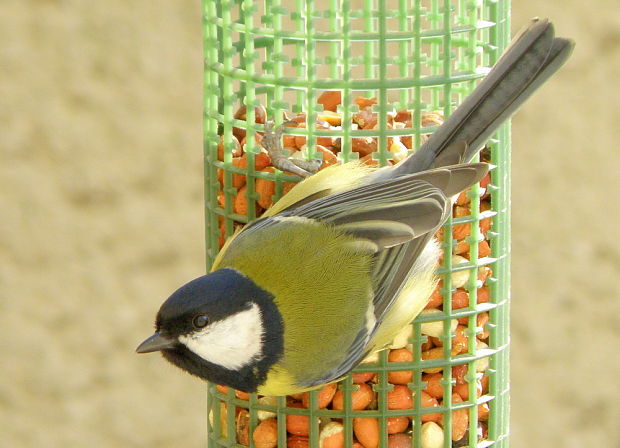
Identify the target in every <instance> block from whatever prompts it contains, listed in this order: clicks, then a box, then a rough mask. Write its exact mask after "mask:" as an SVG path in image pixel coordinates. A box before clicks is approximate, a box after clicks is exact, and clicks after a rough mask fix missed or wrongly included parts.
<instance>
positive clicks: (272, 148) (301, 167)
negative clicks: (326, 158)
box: [262, 120, 321, 177]
mask: <svg viewBox="0 0 620 448" xmlns="http://www.w3.org/2000/svg"><path fill="white" fill-rule="evenodd" d="M291 123H295V124H297V122H295V121H291V120H289V121H285V122H284V123H282V124H281V125H279V126H277V127H276V128H275V129H274V122H273V121H271V120H269V121H267V122H266V123H265V135H264V136H263V140H262V144H263V147H264V148H265V150H266V151H267V153H268V154H269V157H270V158H271V165H272V166H274V167H275V168H277V169H279V170H281V171H288V172H290V173H293V174H297V175H298V176H300V177H309V176H312V175H313V174H314V173H316V172H317V171H318V170H319V168H320V167H321V161H320V160H304V159H293V158H291V157H290V155H289V154H286V153H285V151H284V150H283V149H282V134H283V133H284V128H285V127H286V125H287V124H291Z"/></svg>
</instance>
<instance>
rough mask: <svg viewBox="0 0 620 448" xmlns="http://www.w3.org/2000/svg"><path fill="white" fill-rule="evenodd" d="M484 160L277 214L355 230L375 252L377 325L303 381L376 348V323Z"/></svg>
mask: <svg viewBox="0 0 620 448" xmlns="http://www.w3.org/2000/svg"><path fill="white" fill-rule="evenodd" d="M487 170H488V166H487V165H486V164H482V163H477V164H466V165H458V166H453V167H445V168H442V169H436V170H431V171H427V172H422V173H416V174H413V175H409V176H403V177H400V178H398V179H392V180H389V181H385V182H378V183H374V184H371V185H364V186H361V187H357V188H354V189H351V190H349V191H345V192H342V193H339V194H335V195H331V196H328V197H324V198H321V199H318V200H315V201H312V202H310V203H307V204H304V205H302V206H299V207H297V208H294V209H289V210H286V211H284V212H283V213H281V214H279V215H278V216H281V217H286V218H292V217H302V218H308V219H313V220H319V221H322V222H324V223H328V224H331V225H334V226H335V227H336V228H337V229H338V230H340V231H342V232H344V233H348V234H350V235H353V236H354V237H355V244H357V245H358V247H359V249H360V250H362V251H370V252H372V253H374V263H373V272H372V283H373V285H374V299H373V306H374V310H373V314H374V325H371V326H369V327H367V328H362V329H360V331H359V333H358V335H357V337H356V338H355V340H354V341H353V343H352V344H351V346H350V347H349V348H348V349H347V356H346V357H345V359H344V360H343V361H342V362H341V363H340V364H339V365H338V366H337V367H335V368H332V369H330V370H329V371H327V372H325V374H324V375H322V376H321V377H319V378H313V379H312V380H309V381H306V382H304V383H302V384H301V385H302V386H314V385H318V384H323V383H325V382H328V381H332V380H334V379H337V378H340V377H341V376H343V375H345V374H346V373H347V372H349V371H350V370H351V369H352V368H353V367H354V366H355V365H357V364H358V363H359V362H360V361H361V360H362V359H363V358H364V357H365V356H366V355H367V354H368V353H369V351H370V350H371V349H372V348H373V347H369V346H368V342H369V341H370V339H371V338H372V336H373V334H374V332H375V330H376V328H377V327H378V326H379V325H380V323H381V321H382V319H383V317H384V316H385V314H386V313H387V311H389V309H390V307H391V306H392V304H393V303H394V301H395V299H396V297H397V295H398V293H399V292H400V290H401V288H402V286H403V285H404V284H405V282H406V281H407V279H408V278H409V276H410V275H411V274H412V272H414V271H415V269H416V261H417V260H418V257H419V256H420V254H421V253H422V251H423V250H424V248H425V247H426V245H427V243H428V241H429V240H430V239H431V238H432V236H433V234H434V233H435V231H436V230H437V229H438V228H439V227H440V226H441V224H443V222H444V221H445V220H446V219H447V216H448V214H449V213H450V208H451V202H450V197H451V196H453V195H455V194H457V193H459V192H460V191H462V190H463V189H465V188H467V187H468V186H470V185H471V184H473V183H475V182H477V181H479V180H480V179H481V178H482V177H483V176H484V175H485V174H486V172H487Z"/></svg>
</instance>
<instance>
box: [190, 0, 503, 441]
mask: <svg viewBox="0 0 620 448" xmlns="http://www.w3.org/2000/svg"><path fill="white" fill-rule="evenodd" d="M202 7H203V18H204V36H203V37H204V51H205V72H204V85H205V91H204V95H205V97H204V109H205V115H204V130H205V131H204V132H205V134H204V138H205V140H204V142H205V144H204V151H205V191H206V204H205V205H206V249H207V264H208V265H209V266H210V265H211V264H212V262H213V260H214V258H215V256H216V255H217V252H218V250H219V248H220V247H221V244H222V242H223V240H224V238H225V237H227V236H230V235H232V233H233V232H234V230H235V229H236V228H237V227H239V226H241V225H243V224H244V223H247V222H250V221H252V220H254V219H256V218H257V217H258V216H260V214H261V213H262V212H263V210H264V209H265V208H266V207H268V205H269V204H271V203H272V202H274V201H276V200H277V199H278V198H279V197H280V196H281V195H282V194H283V193H285V192H286V190H287V188H288V187H289V186H290V185H291V183H292V182H297V181H299V180H300V178H299V177H297V176H295V175H291V174H287V173H282V172H280V171H278V170H277V169H273V168H269V167H268V166H265V163H264V154H263V152H264V151H263V150H262V149H261V145H260V136H261V135H262V133H263V132H264V123H265V118H267V119H268V120H273V121H275V124H276V125H278V124H281V123H283V122H284V121H286V120H287V119H290V118H293V119H296V120H297V121H298V122H300V123H301V122H303V123H305V126H303V125H299V126H297V127H287V128H286V130H285V135H284V138H285V139H286V141H287V142H289V143H288V145H285V146H289V147H290V148H291V151H295V152H296V153H297V155H298V156H299V157H305V158H306V159H310V160H323V161H324V162H327V159H326V157H328V156H329V157H332V156H330V154H333V155H334V156H335V158H337V160H338V161H339V162H340V163H346V162H348V161H350V160H353V159H358V158H361V157H365V160H367V162H368V163H375V164H378V165H381V166H383V165H386V164H389V163H394V162H397V161H398V159H399V158H402V154H399V153H398V151H395V148H396V149H398V148H401V149H402V148H403V146H404V147H405V148H406V150H410V151H415V149H416V148H418V147H419V146H420V145H421V144H422V143H423V142H424V139H425V138H426V136H427V135H428V134H430V133H432V132H433V130H434V129H435V128H436V126H437V125H438V124H440V120H441V117H442V115H443V116H448V115H449V114H450V112H451V111H452V110H454V108H455V107H456V106H457V105H458V104H459V103H460V102H461V101H462V100H463V99H464V98H465V97H466V96H467V94H468V93H469V92H471V91H472V90H473V88H474V86H475V85H476V82H477V80H479V79H480V78H482V77H483V76H484V73H485V72H486V70H487V69H488V68H489V67H491V66H492V65H493V64H494V63H495V61H496V60H497V59H498V58H499V56H500V54H501V52H502V51H503V49H504V48H505V47H506V45H507V43H508V42H509V31H510V26H509V1H508V0H477V1H473V0H453V1H448V0H442V1H440V0H390V1H387V0H263V1H259V0H204V1H203V6H202ZM326 91H328V92H332V94H333V95H336V96H338V95H339V104H337V105H335V106H334V107H333V108H331V109H332V110H331V111H325V110H324V109H325V108H326V107H325V101H324V95H325V92H326ZM334 92H335V93H334ZM337 94H338V95H337ZM373 98H374V99H373ZM364 99H365V100H364ZM370 99H373V100H370ZM243 106H245V111H244V110H240V109H241V108H242V107H243ZM369 117H371V118H372V117H375V118H376V120H375V121H376V122H373V123H371V125H368V123H367V122H364V120H363V118H366V119H367V118H369ZM399 120H401V121H399ZM326 122H327V125H326ZM397 123H402V124H397ZM360 143H366V144H368V145H370V149H368V148H362V149H360ZM319 145H320V146H319ZM395 145H396V146H395ZM362 146H363V145H362ZM509 148H510V146H509V126H508V125H504V126H502V127H501V128H500V131H499V132H498V133H497V134H496V135H495V138H494V139H492V140H491V141H490V142H489V143H488V144H487V149H485V150H484V151H483V152H482V153H481V154H482V155H481V157H483V158H484V159H485V160H487V161H489V162H490V163H492V164H493V165H494V169H493V170H492V171H491V177H490V183H488V184H486V183H485V184H484V185H482V186H475V187H472V188H471V189H470V190H468V191H467V193H466V194H464V195H461V197H460V198H459V202H458V203H457V205H456V206H455V210H454V214H453V216H454V217H453V218H451V219H450V220H449V221H448V222H447V223H446V225H445V226H444V228H443V229H442V231H441V232H440V235H439V237H440V240H441V241H442V247H443V251H444V256H443V258H442V260H443V261H442V266H440V267H439V268H438V273H439V274H440V277H441V279H442V282H441V284H440V287H439V288H438V290H437V291H436V292H435V294H434V296H433V298H432V302H431V304H430V305H429V309H427V310H425V312H424V313H423V314H422V315H420V316H419V317H418V318H417V319H416V320H415V321H414V322H413V323H412V324H411V328H410V329H409V330H410V331H409V332H405V333H403V334H404V336H403V337H404V338H405V339H404V342H402V341H401V344H400V345H397V347H400V348H399V349H398V350H400V351H397V349H394V350H384V351H382V352H380V353H379V354H378V356H376V357H375V358H374V359H371V360H369V361H370V362H366V363H363V364H360V365H359V366H358V367H357V368H356V369H354V371H353V372H354V374H353V375H349V376H348V377H347V378H345V379H344V380H343V381H341V382H339V383H338V384H337V389H338V391H339V392H338V394H339V396H340V404H339V405H338V406H336V404H335V401H333V400H330V401H331V402H330V404H328V405H327V406H323V404H324V403H322V402H321V403H320V401H321V400H322V395H321V393H320V392H319V391H313V392H310V393H308V394H307V395H306V396H305V397H304V402H303V404H300V401H301V398H302V397H300V396H294V397H277V398H276V397H267V398H265V397H261V396H257V395H250V396H249V398H248V397H247V396H246V395H244V394H240V393H236V391H234V390H232V389H230V388H228V389H226V388H222V387H216V385H213V384H209V386H208V415H209V418H208V422H207V425H208V446H209V447H212V448H215V447H219V446H222V447H242V446H249V447H252V448H253V447H258V448H265V447H275V446H278V447H287V446H289V447H293V448H297V447H304V446H307V447H310V448H319V447H324V448H333V447H340V446H342V447H364V448H375V447H388V446H389V447H395V448H398V447H401V446H413V447H422V448H439V447H452V446H467V447H474V446H475V447H486V446H496V447H507V446H508V410H509V408H508V374H509V371H508V341H509V336H508V334H509V333H508V330H509V320H508V295H509V294H508V292H509V258H508V256H509V241H510V239H509V180H510V177H509V174H510V172H509V166H510V165H509ZM335 269H337V267H335ZM317 342H318V341H317ZM459 344H460V345H459ZM405 352H406V353H410V354H411V358H412V360H405V361H400V362H390V358H392V357H394V358H396V354H403V353H405ZM395 372H396V373H395ZM364 373H366V374H367V375H365V376H364V375H363V374H364ZM373 374H374V375H373ZM397 376H400V377H402V378H405V380H404V383H405V384H402V383H403V380H402V379H401V380H399V381H400V382H398V381H396V380H395V379H394V378H395V377H397ZM403 387H404V388H406V389H405V390H406V392H407V393H406V394H405V395H407V396H408V397H410V399H411V402H410V403H409V404H408V405H407V406H405V407H403V406H400V405H395V404H394V400H395V396H396V392H399V393H400V392H402V391H403ZM362 388H363V389H365V390H371V391H372V401H371V402H370V403H368V404H367V405H366V406H365V407H364V409H354V407H356V405H355V403H354V398H355V397H356V393H359V390H361V389H362ZM429 397H430V398H429ZM398 417H406V419H405V420H403V418H400V419H399V418H398ZM300 418H301V420H302V421H303V422H305V426H306V427H305V428H302V429H301V430H299V429H296V428H293V427H292V425H291V423H292V422H293V421H297V420H300ZM362 419H366V420H362ZM265 422H267V423H265ZM287 423H288V424H287ZM405 423H406V427H403V426H404V424H405ZM396 424H398V425H396ZM364 425H370V427H371V429H373V428H376V434H374V435H373V434H365V433H363V432H362V430H361V429H360V428H362V426H364ZM395 425H396V426H400V427H399V428H395ZM257 428H259V429H258V430H257ZM326 428H329V431H331V432H329V431H328V432H326ZM397 430H398V432H395V431H397ZM371 432H372V431H371ZM332 433H333V434H336V436H335V437H331V438H328V437H327V436H329V435H330V434H332ZM392 433H394V434H400V435H397V436H395V435H394V434H392ZM259 435H260V437H258V436H259ZM375 435H376V437H375ZM373 437H375V438H374V439H373ZM357 443H359V445H357Z"/></svg>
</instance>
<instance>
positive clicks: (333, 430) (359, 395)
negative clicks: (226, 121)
mask: <svg viewBox="0 0 620 448" xmlns="http://www.w3.org/2000/svg"><path fill="white" fill-rule="evenodd" d="M355 102H356V104H357V105H358V107H359V112H357V113H355V114H353V116H352V121H353V123H352V124H353V127H354V128H357V129H376V127H377V121H378V118H377V113H376V112H374V111H373V110H372V106H373V105H374V104H376V99H375V98H361V97H360V98H357V99H356V100H355ZM318 103H319V104H321V105H322V106H323V111H322V112H319V113H318V118H317V128H318V129H340V126H341V125H342V118H341V115H340V114H339V113H338V112H337V109H338V105H339V104H340V94H339V92H332V91H327V92H325V93H324V94H323V95H321V96H320V97H319V99H318ZM265 116H266V114H265V109H264V108H262V107H257V108H256V111H255V117H256V122H257V123H264V122H265ZM235 117H236V118H239V119H245V108H241V109H240V110H239V111H238V112H237V114H236V115H235ZM411 119H412V114H411V113H410V112H409V111H398V112H396V111H395V112H392V113H389V114H388V117H387V126H388V128H390V129H406V128H412V122H411ZM292 120H293V121H294V122H296V123H297V127H305V126H306V116H305V115H304V114H299V115H297V116H295V117H293V119H292ZM442 122H443V116H442V115H441V114H440V113H427V114H422V126H438V125H440V124H441V123H442ZM290 126H295V125H294V124H290ZM234 135H235V138H234V140H233V141H234V142H237V143H235V148H234V150H233V164H234V165H235V166H239V167H245V166H246V165H245V163H246V158H245V157H246V155H245V153H244V144H245V131H244V130H243V129H240V128H234ZM422 137H423V138H422V141H424V140H425V139H426V138H428V136H426V135H424V136H422ZM256 138H257V143H260V135H258V134H257V137H256ZM283 139H284V142H283V146H284V147H285V148H288V149H289V151H290V152H291V154H295V153H300V154H304V153H305V151H306V149H307V148H306V138H305V137H303V136H294V135H284V136H283ZM351 143H352V150H353V151H354V152H357V153H359V157H360V159H361V160H363V161H364V163H368V164H378V162H377V161H376V160H374V159H373V153H374V152H376V151H377V150H378V139H377V138H376V137H360V138H353V139H352V142H351ZM412 143H413V140H412V137H411V136H406V137H398V136H394V137H389V138H388V147H387V150H388V151H389V152H390V153H391V155H390V157H391V159H392V163H398V162H400V161H401V160H403V159H404V158H405V157H406V156H407V153H408V151H409V150H410V149H412ZM340 147H341V142H340V139H339V138H335V137H322V136H320V137H317V152H320V153H321V154H322V155H323V163H322V165H321V169H323V168H325V167H327V166H329V165H332V164H335V163H339V160H338V157H337V154H338V152H339V151H340ZM223 151H224V148H223V145H222V144H220V147H219V148H218V155H219V159H220V160H223ZM481 158H482V159H483V160H485V161H488V152H486V151H483V153H482V156H481ZM254 163H255V169H256V170H257V171H266V172H274V168H273V167H272V166H270V160H269V156H268V155H267V153H266V152H264V151H262V152H260V153H259V154H257V155H256V156H255V159H254ZM221 179H222V177H221V176H220V181H221ZM489 182H490V176H489V175H488V174H487V176H486V177H485V178H484V179H483V180H482V181H481V182H480V192H481V196H480V206H479V211H480V213H481V214H482V217H481V219H480V221H479V222H474V223H471V222H467V223H462V224H454V225H452V227H451V231H452V235H451V237H452V239H453V240H454V243H453V244H452V253H451V254H445V253H444V254H443V257H442V259H443V258H445V257H446V256H450V257H451V258H452V260H451V261H452V265H453V266H455V265H459V264H463V263H469V262H470V246H469V243H468V237H469V236H470V234H471V231H472V224H473V225H474V226H475V225H478V227H479V229H480V235H481V236H482V239H481V240H480V241H479V242H478V251H477V252H478V258H484V257H487V256H489V255H490V254H491V249H490V246H489V242H488V240H487V238H486V236H487V232H488V231H489V229H490V227H491V212H490V210H491V203H490V197H489V192H488V188H487V187H488V185H489ZM245 183H246V178H245V176H243V175H240V174H235V175H233V185H234V186H235V188H237V189H238V192H237V194H236V196H235V198H234V206H233V208H234V211H235V213H239V214H245V213H246V212H247V199H246V197H245V191H246V187H245ZM293 185H294V184H293V183H285V184H284V185H283V193H286V191H288V190H289V189H290V188H291V187H292V186H293ZM255 188H256V192H257V193H258V194H259V196H260V199H258V201H257V214H258V212H260V211H262V210H265V209H267V208H269V207H270V206H271V205H272V204H273V196H274V193H275V183H274V181H271V180H266V179H257V180H256V181H255ZM220 197H221V198H222V200H221V202H220V205H221V206H223V197H224V196H223V194H221V195H220ZM470 203H471V198H470V194H469V190H468V191H465V192H463V193H461V194H460V195H459V197H458V199H457V201H456V203H455V205H454V207H453V217H454V218H459V217H466V216H469V215H470V214H471V208H470ZM485 212H487V213H485ZM446 228H448V227H446ZM223 229H224V227H223V225H222V226H221V232H222V233H221V235H222V238H221V241H220V242H221V244H223V240H224V232H223ZM436 236H437V238H438V239H439V240H440V241H443V240H444V238H445V231H444V229H441V230H440V231H439V232H438V233H437V235H436ZM472 261H474V262H475V261H476V260H472ZM491 274H492V271H491V269H490V268H489V267H488V266H483V267H480V268H479V269H478V271H477V278H476V280H475V283H476V285H477V286H478V288H477V293H476V299H475V302H476V304H481V303H485V302H489V301H490V290H489V288H488V287H487V286H485V282H486V280H487V278H488V277H489V276H490V275H491ZM448 275H450V279H451V286H452V293H451V309H452V310H455V311H456V310H461V309H465V308H469V306H470V297H469V293H468V291H467V289H466V288H467V286H468V284H471V282H470V275H473V273H472V270H471V269H467V270H459V271H455V272H452V273H450V274H448ZM442 288H443V281H441V282H440V283H439V285H438V287H437V288H436V290H435V292H434V293H433V295H432V296H431V298H430V301H429V303H428V305H427V306H426V309H425V310H424V311H423V312H422V315H423V316H426V315H432V314H438V315H440V316H441V315H443V307H444V303H443V300H444V291H443V289H442ZM469 320H470V319H469V318H468V317H462V318H459V319H452V320H451V321H445V322H446V324H447V323H448V322H449V325H450V334H451V338H450V340H449V344H450V345H451V349H450V357H451V359H454V358H455V357H458V356H459V355H463V354H465V355H466V354H468V353H469V356H471V354H472V353H471V352H470V351H469V348H470V347H469V346H470V343H469V338H471V337H474V338H475V340H474V341H473V346H475V349H476V351H479V350H484V349H486V348H488V338H489V331H488V329H487V322H488V321H489V314H488V312H480V313H478V314H476V315H475V317H474V319H473V321H475V326H474V327H473V328H472V327H470V326H469ZM412 330H413V327H412V326H408V327H407V328H405V329H403V331H402V332H401V334H399V335H398V336H397V337H396V339H395V340H394V342H393V344H392V346H391V347H390V348H389V352H388V355H387V359H388V362H398V363H402V362H413V360H414V355H413V346H412V344H411V342H410V341H411V336H412ZM420 330H421V334H422V335H423V339H425V342H423V343H422V344H421V346H420V350H421V359H422V360H434V359H444V351H445V349H444V343H445V342H448V341H445V340H444V321H442V320H439V321H425V322H424V323H422V324H421V327H420ZM377 360H378V358H377V356H376V354H375V356H374V357H371V358H369V359H366V360H365V361H364V365H365V366H366V367H368V366H372V363H375V362H377ZM473 365H474V366H475V372H472V373H470V374H468V368H469V367H468V366H469V364H468V363H466V362H464V363H463V364H461V365H455V366H453V367H452V368H451V378H452V383H451V387H450V388H449V390H450V395H451V396H450V399H451V403H452V406H450V408H452V407H453V406H454V405H457V404H459V403H462V402H467V401H468V400H469V399H470V397H469V383H468V382H467V380H466V377H467V378H469V379H472V378H475V384H474V387H473V389H474V390H475V391H476V395H477V397H476V398H480V397H483V396H485V395H486V394H487V393H488V388H489V377H488V376H487V369H488V366H489V360H488V358H480V359H477V360H476V361H475V362H474V364H473ZM443 369H444V368H443V367H433V368H426V369H423V370H422V376H421V381H422V387H423V388H422V390H420V392H419V393H420V394H421V397H420V401H421V404H422V407H423V408H435V407H437V408H440V407H441V406H442V404H443V400H444V384H445V381H444V370H443ZM365 370H368V369H365ZM387 375H388V382H389V383H390V385H392V386H393V389H392V390H391V391H388V392H387V407H388V409H394V410H406V409H412V408H413V406H414V403H415V394H416V392H415V390H412V389H410V387H409V385H412V384H413V371H412V370H398V371H389V372H388V373H387ZM352 379H353V383H354V384H355V386H354V388H355V390H354V391H353V392H352V396H351V403H352V404H351V408H352V410H353V411H362V410H373V409H377V392H376V391H375V388H374V387H373V386H375V385H376V383H377V382H378V375H377V374H375V373H372V372H370V373H366V372H365V373H354V374H353V375H352ZM218 391H219V392H220V393H221V394H223V395H222V397H221V398H222V399H224V398H225V396H226V394H227V388H225V387H222V386H218ZM234 393H235V396H236V397H237V398H238V399H241V400H247V399H248V398H249V394H247V393H245V392H241V391H235V392H234ZM476 398H474V399H472V400H471V402H472V406H476V405H475V404H473V402H475V400H476ZM490 398H491V397H488V400H486V401H485V400H482V401H484V402H483V403H482V404H478V405H477V407H478V409H477V416H478V422H477V425H476V427H477V434H476V439H477V440H484V439H486V438H487V422H488V418H489V412H490V410H489V402H490V403H491V404H492V401H490ZM258 403H259V404H261V405H265V406H266V407H267V408H269V409H272V410H275V407H276V404H277V398H276V397H267V396H260V397H259V398H258ZM286 403H287V407H289V408H308V406H309V394H308V393H302V394H297V395H292V396H288V397H286ZM343 403H344V400H343V392H342V391H341V390H339V383H333V384H328V385H326V386H324V387H323V388H322V389H320V390H319V392H318V407H319V409H326V410H333V411H335V412H334V414H335V415H334V418H331V417H330V418H326V417H320V429H319V434H320V443H319V446H320V447H321V448H345V447H344V440H345V438H344V426H343V423H342V418H338V415H340V416H342V415H343V409H344V404H343ZM248 405H249V403H248ZM247 407H248V406H246V407H240V406H236V408H235V413H236V431H235V432H236V436H237V440H236V442H237V443H239V444H240V445H244V446H249V442H250V439H253V441H254V445H255V446H256V448H275V447H276V446H277V434H278V431H277V429H278V427H277V426H278V425H277V420H276V414H275V412H271V411H268V410H259V411H258V420H259V422H258V425H257V426H256V427H255V428H254V431H253V432H252V433H250V416H249V412H248V409H247ZM470 407H471V406H470ZM216 409H217V408H216ZM339 411H340V413H339ZM220 412H221V417H222V418H221V419H220V421H221V423H222V424H224V422H225V420H226V412H227V411H226V404H225V403H224V402H223V401H222V402H220ZM450 412H451V413H452V416H451V438H452V446H453V447H461V446H468V443H469V434H468V429H469V417H470V412H469V408H467V407H466V408H459V409H453V410H452V411H450ZM445 413H446V412H445V411H444V412H437V413H433V412H430V413H424V414H422V415H421V416H420V417H419V418H420V420H421V430H420V443H421V446H422V448H441V447H443V446H444V438H445V434H444V415H445ZM411 418H413V417H390V418H388V419H387V433H388V448H404V447H407V448H409V447H411V446H412V431H413V426H414V425H413V424H412V422H411ZM416 418H417V417H416ZM210 419H211V422H212V423H213V415H212V413H211V414H210ZM379 425H380V421H379V419H377V418H374V417H354V418H353V437H354V438H353V440H354V443H353V448H377V447H378V446H379V434H380V427H379ZM221 429H222V434H226V431H225V428H221ZM286 432H287V447H289V448H306V447H308V446H309V440H308V436H309V433H310V417H308V416H306V415H292V414H288V415H287V416H286Z"/></svg>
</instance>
